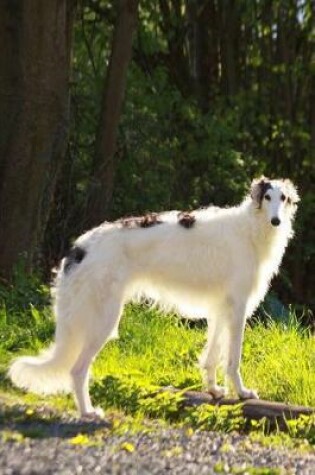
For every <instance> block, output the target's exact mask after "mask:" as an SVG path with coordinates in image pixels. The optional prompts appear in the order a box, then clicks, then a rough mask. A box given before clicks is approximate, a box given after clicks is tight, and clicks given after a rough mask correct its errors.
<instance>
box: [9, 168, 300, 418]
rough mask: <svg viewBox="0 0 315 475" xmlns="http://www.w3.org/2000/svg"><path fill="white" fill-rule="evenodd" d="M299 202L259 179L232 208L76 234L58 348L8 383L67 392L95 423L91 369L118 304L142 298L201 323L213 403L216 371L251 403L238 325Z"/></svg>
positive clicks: (17, 368) (59, 282)
mask: <svg viewBox="0 0 315 475" xmlns="http://www.w3.org/2000/svg"><path fill="white" fill-rule="evenodd" d="M298 200H299V197H298V194H297V191H296V189H295V187H294V186H293V184H292V183H291V182H290V181H289V180H269V179H267V178H265V177H262V178H260V179H258V180H254V181H253V183H252V185H251V190H250V193H249V195H248V196H247V197H246V198H245V199H244V200H243V202H242V203H241V204H240V205H239V206H235V207H231V208H212V207H210V208H205V209H199V210H196V211H193V212H190V213H179V212H178V211H171V212H167V213H161V214H152V215H147V216H144V217H142V218H140V217H139V218H128V219H123V220H120V221H116V222H114V223H105V224H102V225H101V226H99V227H97V228H94V229H92V230H91V231H89V232H87V233H85V234H83V235H82V236H80V237H79V238H78V239H77V241H76V242H75V244H74V247H73V248H72V250H71V251H70V253H69V255H68V256H67V257H66V258H64V259H63V260H62V263H61V266H60V269H59V271H58V274H57V278H56V284H55V313H56V317H57V327H56V335H55V343H54V344H53V346H52V347H51V348H50V349H49V350H48V351H46V352H44V353H42V354H40V355H39V356H38V357H21V358H18V359H17V360H15V361H14V362H13V364H12V366H11V368H10V371H9V375H10V377H11V379H12V381H13V382H14V383H15V384H16V385H17V386H19V387H21V388H25V389H28V390H31V391H34V392H38V393H45V394H48V393H56V392H58V391H73V392H74V395H75V399H76V402H77V406H78V409H79V411H80V414H81V415H82V416H86V415H97V414H99V412H98V409H95V408H93V406H92V404H91V400H90V396H89V368H90V365H91V363H92V361H93V359H94V358H95V356H96V355H97V353H98V352H99V351H100V349H101V348H102V346H103V345H104V343H105V342H106V341H108V340H109V339H110V338H113V337H115V336H117V331H118V325H119V320H120V317H121V314H122V310H123V306H124V304H125V303H126V302H127V301H130V300H131V299H133V298H135V297H142V296H145V297H146V298H149V299H152V300H153V301H156V302H159V303H160V304H161V305H162V306H163V307H165V308H167V309H170V308H171V309H173V310H175V311H176V312H178V313H179V314H181V315H184V316H187V317H190V318H206V319H207V320H208V341H207V345H206V348H205V349H204V351H203V354H202V356H201V358H200V366H201V368H202V369H203V372H204V374H205V381H206V384H207V388H208V391H209V392H210V393H211V394H212V395H213V397H215V398H219V397H222V396H223V395H224V394H225V389H224V388H223V387H220V386H218V385H217V383H216V369H217V366H218V365H222V366H223V367H224V368H225V372H226V375H227V376H228V377H229V378H230V379H231V382H232V383H233V385H234V388H235V390H236V392H237V393H238V395H239V397H240V398H242V399H247V398H257V397H258V396H257V394H256V392H255V391H253V390H251V389H247V388H246V387H245V386H244V384H243V381H242V378H241V374H240V361H241V349H242V340H243V333H244V327H245V322H246V318H248V317H250V316H251V315H252V313H253V311H254V310H255V308H256V307H257V305H258V304H259V302H260V301H261V300H262V299H263V297H264V296H265V294H266V291H267V289H268V286H269V283H270V280H271V278H272V276H273V275H274V274H275V273H276V272H277V271H278V268H279V265H280V262H281V259H282V256H283V253H284V250H285V248H286V246H287V243H288V240H289V239H290V238H291V237H292V235H293V231H292V222H293V217H294V215H295V211H296V204H297V202H298Z"/></svg>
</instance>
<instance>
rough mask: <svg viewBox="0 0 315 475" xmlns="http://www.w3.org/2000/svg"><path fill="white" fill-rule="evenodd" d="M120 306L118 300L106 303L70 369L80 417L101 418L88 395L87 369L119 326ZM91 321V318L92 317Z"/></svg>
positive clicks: (100, 411)
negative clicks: (94, 328)
mask: <svg viewBox="0 0 315 475" xmlns="http://www.w3.org/2000/svg"><path fill="white" fill-rule="evenodd" d="M121 311H122V305H121V302H120V301H119V300H117V301H112V302H110V304H109V303H107V305H106V310H105V312H104V311H103V314H101V315H100V316H99V317H98V318H101V320H99V321H97V331H96V332H94V334H93V338H91V336H90V335H87V340H86V341H85V343H84V346H83V347H82V349H81V352H80V354H79V356H78V358H77V360H76V362H75V364H74V365H73V367H72V369H71V378H72V387H73V391H74V396H75V399H76V403H77V406H78V409H79V412H80V414H81V416H94V415H96V416H102V410H101V409H99V408H94V407H93V405H92V403H91V399H90V394H89V369H90V366H91V363H92V362H93V360H94V358H95V357H96V355H97V354H98V352H99V351H100V350H101V348H102V346H103V345H104V344H105V343H106V341H108V340H109V339H110V337H111V336H112V334H113V333H115V332H116V329H117V327H118V324H119V319H120V316H121ZM94 318H95V317H94ZM92 320H93V317H92Z"/></svg>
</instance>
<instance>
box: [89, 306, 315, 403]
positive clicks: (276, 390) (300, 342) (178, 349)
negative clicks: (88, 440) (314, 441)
mask: <svg viewBox="0 0 315 475" xmlns="http://www.w3.org/2000/svg"><path fill="white" fill-rule="evenodd" d="M205 339H206V329H198V328H189V327H188V324H186V323H185V322H183V321H182V320H179V319H178V318H176V317H175V316H163V315H161V314H160V313H159V312H157V311H156V310H152V309H146V308H144V307H140V306H135V305H133V306H129V307H128V308H127V309H126V312H125V315H124V317H123V320H122V323H121V327H120V339H119V340H118V341H112V342H110V343H109V344H108V345H106V346H105V348H104V349H103V351H102V352H101V354H100V355H99V357H98V358H97V361H96V362H95V365H94V370H93V374H94V377H95V379H96V380H98V379H101V378H104V377H105V376H108V375H111V376H119V377H121V376H124V377H126V378H131V379H136V380H137V381H141V380H142V381H143V382H144V383H147V384H154V385H157V386H168V385H173V386H176V387H187V386H196V389H200V388H201V376H200V373H199V369H198V365H197V359H198V355H199V353H200V352H201V350H202V347H203V344H204V342H205ZM314 367H315V340H314V338H312V337H310V336H309V335H308V334H307V332H305V331H304V332H303V331H302V330H299V329H298V328H297V326H296V325H294V324H292V325H290V326H288V327H287V328H285V327H284V326H281V325H279V324H274V323H271V324H270V325H269V326H268V327H264V326H263V325H259V324H257V325H255V326H254V327H253V328H250V327H248V328H247V330H246V335H245V342H244V348H243V362H242V373H243V376H244V380H245V383H246V385H247V386H248V387H253V388H256V389H257V390H258V391H259V393H260V396H261V397H262V398H264V399H271V400H277V401H285V402H290V403H295V404H302V405H310V406H315V392H314V388H315V373H314V371H312V370H311V368H314Z"/></svg>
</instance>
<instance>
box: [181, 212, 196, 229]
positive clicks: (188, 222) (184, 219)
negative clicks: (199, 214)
mask: <svg viewBox="0 0 315 475" xmlns="http://www.w3.org/2000/svg"><path fill="white" fill-rule="evenodd" d="M177 218H178V223H179V224H180V225H181V226H183V227H184V228H186V229H190V228H192V227H193V226H194V224H195V222H196V218H195V216H193V215H192V214H190V213H188V212H187V211H185V212H184V211H182V212H180V213H178V216H177Z"/></svg>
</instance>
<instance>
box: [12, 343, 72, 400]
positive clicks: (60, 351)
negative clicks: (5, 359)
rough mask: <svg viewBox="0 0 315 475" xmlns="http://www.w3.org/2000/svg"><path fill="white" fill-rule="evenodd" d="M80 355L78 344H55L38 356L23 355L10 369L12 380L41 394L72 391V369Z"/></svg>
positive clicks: (21, 386)
mask: <svg viewBox="0 0 315 475" xmlns="http://www.w3.org/2000/svg"><path fill="white" fill-rule="evenodd" d="M77 355H78V350H77V348H76V345H71V344H69V343H68V345H65V344H64V342H60V344H58V343H55V344H53V345H52V346H51V347H50V348H49V349H48V350H46V351H43V352H42V353H40V354H39V355H38V356H22V357H20V358H17V359H16V360H15V361H13V363H12V365H11V367H10V369H9V377H10V378H11V380H12V382H13V383H14V384H15V385H16V386H18V387H19V388H22V389H27V390H28V391H32V392H34V393H39V394H55V393H57V392H70V391H71V377H70V370H71V367H72V366H73V364H74V362H75V360H76V358H77Z"/></svg>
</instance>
